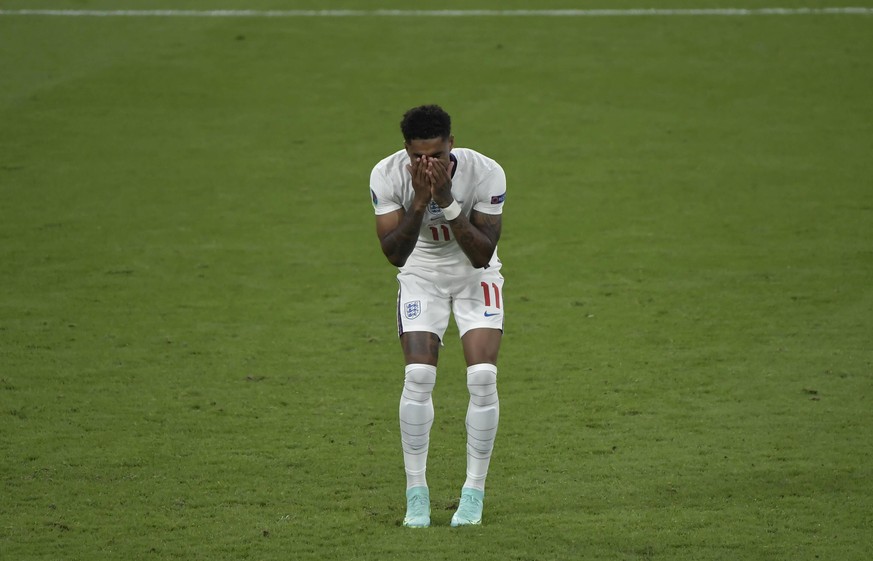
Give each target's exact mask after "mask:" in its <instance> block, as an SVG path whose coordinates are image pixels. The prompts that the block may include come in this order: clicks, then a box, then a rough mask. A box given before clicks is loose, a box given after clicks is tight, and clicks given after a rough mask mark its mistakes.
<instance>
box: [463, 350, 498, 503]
mask: <svg viewBox="0 0 873 561" xmlns="http://www.w3.org/2000/svg"><path fill="white" fill-rule="evenodd" d="M467 389H468V390H470V404H469V405H468V406H467V480H466V481H465V482H464V487H471V488H473V489H478V490H480V491H485V477H486V476H487V475H488V464H489V463H490V462H491V451H492V449H493V448H494V437H496V436H497V423H498V421H499V419H500V401H499V400H498V398H497V367H496V366H495V365H493V364H487V363H483V364H474V365H473V366H470V367H468V368H467Z"/></svg>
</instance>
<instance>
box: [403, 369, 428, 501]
mask: <svg viewBox="0 0 873 561" xmlns="http://www.w3.org/2000/svg"><path fill="white" fill-rule="evenodd" d="M435 383H436V366H431V365H429V364H408V365H407V366H406V377H405V379H404V381H403V393H402V394H401V395H400V441H401V444H402V445H403V466H404V468H405V469H406V488H407V489H411V488H412V487H427V479H426V477H425V472H426V471H427V450H428V444H429V443H430V427H431V425H433V399H432V398H431V393H432V392H433V386H434V384H435Z"/></svg>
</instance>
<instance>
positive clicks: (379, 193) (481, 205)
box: [370, 148, 506, 271]
mask: <svg viewBox="0 0 873 561" xmlns="http://www.w3.org/2000/svg"><path fill="white" fill-rule="evenodd" d="M450 157H451V159H452V161H453V162H454V163H455V168H454V172H453V174H452V196H453V197H454V198H455V200H456V201H457V202H458V204H459V205H461V211H462V212H463V214H465V215H466V216H467V217H468V218H469V216H470V214H471V213H472V212H473V211H474V210H476V211H477V212H481V213H483V214H502V213H503V201H504V200H505V198H506V175H505V174H504V173H503V168H501V167H500V164H498V163H497V162H495V161H494V160H492V159H491V158H488V157H487V156H483V155H482V154H480V153H478V152H476V151H475V150H470V149H468V148H455V149H453V150H452V152H451V156H450ZM409 164H410V160H409V154H408V153H407V152H406V150H400V151H398V152H395V153H394V154H392V155H390V156H388V157H387V158H385V159H384V160H382V161H381V162H379V163H378V164H376V167H374V168H373V171H372V173H371V174H370V195H371V197H372V199H373V207H374V209H375V211H376V214H377V215H381V214H388V213H389V212H394V211H395V210H398V209H400V208H403V209H406V210H407V211H409V209H410V208H411V207H412V201H413V198H414V197H415V191H414V190H413V189H412V176H411V175H410V173H409V170H407V169H406V166H407V165H409ZM488 266H489V268H492V267H493V268H495V269H499V268H500V260H499V259H498V258H497V249H496V248H495V250H494V255H492V256H491V261H490V263H489V265H488ZM408 267H425V268H428V269H439V270H443V271H445V270H446V269H447V268H450V267H462V268H463V267H466V268H470V267H472V265H471V264H470V260H469V259H467V256H466V255H465V254H464V251H463V250H462V249H461V246H459V245H458V243H457V242H456V241H455V239H454V237H453V236H452V229H451V227H450V226H449V224H448V221H446V219H445V217H444V216H443V211H442V209H441V208H440V207H439V206H438V205H437V204H436V203H435V202H434V201H431V202H430V204H429V205H428V206H427V209H426V210H425V213H424V219H423V220H422V221H421V230H420V231H419V234H418V241H417V242H416V244H415V249H413V250H412V254H411V255H410V256H409V259H407V260H406V265H404V266H403V267H401V271H402V270H404V269H406V268H408Z"/></svg>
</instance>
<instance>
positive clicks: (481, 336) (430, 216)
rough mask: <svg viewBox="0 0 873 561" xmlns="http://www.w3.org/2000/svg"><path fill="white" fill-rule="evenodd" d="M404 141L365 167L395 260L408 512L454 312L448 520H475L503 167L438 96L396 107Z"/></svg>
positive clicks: (492, 365) (488, 444) (496, 334)
mask: <svg viewBox="0 0 873 561" xmlns="http://www.w3.org/2000/svg"><path fill="white" fill-rule="evenodd" d="M400 129H401V131H402V133H403V138H404V141H405V142H404V147H403V149H402V150H399V151H397V152H395V153H394V154H392V155H390V156H388V157H387V158H385V159H384V160H382V161H380V162H379V163H378V164H376V166H375V167H374V168H373V171H372V173H371V175H370V195H371V196H372V199H373V206H374V208H375V212H376V234H377V235H378V237H379V242H380V243H381V245H382V251H383V252H384V253H385V256H386V257H387V258H388V261H390V262H391V264H393V265H395V266H397V267H399V274H398V275H397V280H398V281H399V283H400V290H399V292H398V295H397V328H398V332H399V335H400V346H401V348H402V349H403V355H404V358H405V360H406V369H405V378H404V383H403V392H402V393H401V397H400V433H401V444H402V448H403V462H404V467H405V470H406V517H405V518H404V520H403V524H404V525H405V526H408V527H413V528H424V527H428V526H429V525H430V494H429V492H428V486H427V479H426V477H425V471H426V468H427V453H428V443H429V435H430V429H431V426H432V424H433V419H434V407H433V400H432V398H431V392H432V391H433V388H434V384H435V383H436V374H437V359H438V358H439V349H440V346H441V345H442V339H443V336H444V334H445V331H446V328H447V327H448V323H449V315H450V314H454V317H455V323H456V324H457V326H458V331H459V332H460V336H461V345H462V347H463V351H464V358H465V360H466V363H467V388H468V390H469V393H470V401H469V404H468V407H467V418H466V426H467V478H466V481H465V482H464V485H463V487H462V489H461V498H460V502H459V504H458V510H457V512H455V514H454V516H453V517H452V522H451V525H452V526H468V525H473V524H481V522H482V502H483V499H484V496H485V477H486V475H487V474H488V464H489V463H490V460H491V451H492V449H493V446H494V438H495V436H496V434H497V422H498V419H499V416H500V407H499V402H498V399H497V353H498V351H499V349H500V341H501V338H502V336H503V313H504V309H503V277H502V276H501V274H500V260H499V259H498V258H497V240H498V239H499V238H500V230H501V213H502V212H503V201H504V199H505V197H506V176H505V174H504V173H503V169H502V168H501V167H500V165H499V164H497V162H495V161H494V160H492V159H491V158H488V157H486V156H483V155H482V154H480V153H478V152H475V151H473V150H470V149H467V148H455V147H454V143H455V139H454V137H453V136H452V130H451V118H450V117H449V115H448V114H447V113H446V112H445V111H444V110H443V109H442V108H440V107H439V106H437V105H423V106H420V107H415V108H413V109H410V110H409V111H407V112H406V114H405V115H404V116H403V120H402V121H401V123H400Z"/></svg>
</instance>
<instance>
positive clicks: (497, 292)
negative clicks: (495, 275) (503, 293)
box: [480, 281, 500, 308]
mask: <svg viewBox="0 0 873 561" xmlns="http://www.w3.org/2000/svg"><path fill="white" fill-rule="evenodd" d="M480 284H481V285H482V292H483V293H484V294H485V307H486V308H490V307H491V290H492V289H494V307H495V308H499V307H500V287H498V286H497V283H493V282H492V283H491V286H489V285H488V283H487V282H485V281H482V282H481V283H480Z"/></svg>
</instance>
